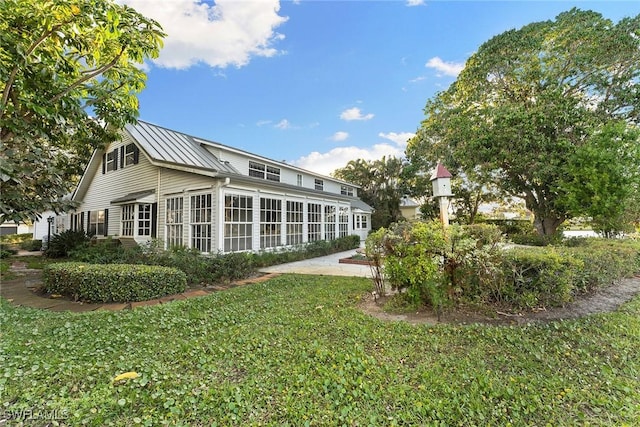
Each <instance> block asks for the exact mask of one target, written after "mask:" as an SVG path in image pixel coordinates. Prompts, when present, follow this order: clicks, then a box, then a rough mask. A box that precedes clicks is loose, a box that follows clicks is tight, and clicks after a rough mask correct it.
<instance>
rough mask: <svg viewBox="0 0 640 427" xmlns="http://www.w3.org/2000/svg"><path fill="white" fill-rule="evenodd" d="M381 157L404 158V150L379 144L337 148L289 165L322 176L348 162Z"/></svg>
mask: <svg viewBox="0 0 640 427" xmlns="http://www.w3.org/2000/svg"><path fill="white" fill-rule="evenodd" d="M382 156H387V157H390V156H394V157H404V148H403V147H400V146H398V145H397V144H396V145H392V144H387V143H380V144H376V145H374V146H372V147H365V148H361V147H353V146H351V147H337V148H334V149H332V150H330V151H328V152H326V153H320V152H318V151H314V152H312V153H310V154H309V155H308V156H303V157H300V158H299V159H298V160H293V161H291V162H290V163H291V164H293V165H295V166H298V167H301V168H303V169H307V170H309V171H313V172H316V173H321V174H323V175H330V174H331V172H333V171H334V170H336V169H338V168H343V167H345V166H346V165H347V163H349V161H350V160H356V159H364V160H367V161H372V160H379V159H381V158H382Z"/></svg>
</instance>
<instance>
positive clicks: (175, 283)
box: [43, 262, 187, 302]
mask: <svg viewBox="0 0 640 427" xmlns="http://www.w3.org/2000/svg"><path fill="white" fill-rule="evenodd" d="M43 281H44V289H45V291H46V292H49V293H55V294H61V295H66V296H69V297H72V298H73V299H74V300H76V301H78V300H80V301H88V302H130V301H143V300H148V299H152V298H159V297H162V296H165V295H172V294H176V293H180V292H183V291H184V290H185V287H186V281H187V278H186V276H185V274H184V273H183V272H182V271H179V270H177V269H175V268H168V267H159V266H148V265H129V264H107V265H98V264H83V263H76V262H65V263H57V264H50V265H48V266H47V267H46V268H45V269H44V271H43Z"/></svg>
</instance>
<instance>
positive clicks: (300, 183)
mask: <svg viewBox="0 0 640 427" xmlns="http://www.w3.org/2000/svg"><path fill="white" fill-rule="evenodd" d="M296 184H297V185H298V187H302V174H300V173H299V174H298V175H296Z"/></svg>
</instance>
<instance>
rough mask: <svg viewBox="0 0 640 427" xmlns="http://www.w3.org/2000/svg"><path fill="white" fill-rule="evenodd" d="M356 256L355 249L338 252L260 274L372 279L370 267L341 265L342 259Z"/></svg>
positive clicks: (271, 268) (285, 265) (288, 264)
mask: <svg viewBox="0 0 640 427" xmlns="http://www.w3.org/2000/svg"><path fill="white" fill-rule="evenodd" d="M355 254H356V251H355V249H354V250H350V251H345V252H338V253H336V254H333V255H327V256H323V257H318V258H311V259H306V260H303V261H296V262H290V263H287V264H280V265H274V266H271V267H266V268H263V269H261V270H260V272H262V273H279V274H314V275H322V276H356V277H369V278H370V277H371V268H370V267H369V266H368V265H356V264H341V263H339V260H340V259H342V258H349V257H351V256H353V255H355Z"/></svg>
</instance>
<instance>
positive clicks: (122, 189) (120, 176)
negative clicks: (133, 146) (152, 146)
mask: <svg viewBox="0 0 640 427" xmlns="http://www.w3.org/2000/svg"><path fill="white" fill-rule="evenodd" d="M131 142H133V141H132V140H131V139H130V138H128V135H127V137H126V138H124V139H123V141H121V142H116V143H113V144H111V145H110V146H109V147H108V148H107V149H106V150H105V152H107V153H108V152H110V151H113V150H114V149H116V148H119V147H123V146H125V145H127V144H129V143H131ZM100 162H102V156H100ZM157 186H158V168H157V167H156V166H153V165H152V164H151V163H150V162H149V160H147V158H146V157H145V155H144V154H143V153H142V152H141V153H140V158H139V162H138V164H137V165H130V166H127V167H125V168H122V167H121V165H120V164H119V163H118V169H117V170H115V171H109V172H106V173H105V174H103V173H102V166H100V167H99V168H98V169H97V172H96V174H95V175H94V177H93V179H92V181H91V184H89V188H88V190H87V192H86V195H85V197H84V199H83V200H82V204H81V205H80V206H79V207H78V209H77V210H76V212H87V211H96V210H103V209H109V217H108V222H109V223H108V234H109V236H118V235H120V218H121V208H120V206H116V205H112V204H111V201H112V200H114V199H117V198H118V197H122V196H124V195H126V194H129V193H133V192H136V191H144V190H157V188H156V187H157ZM85 221H86V218H85Z"/></svg>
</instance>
